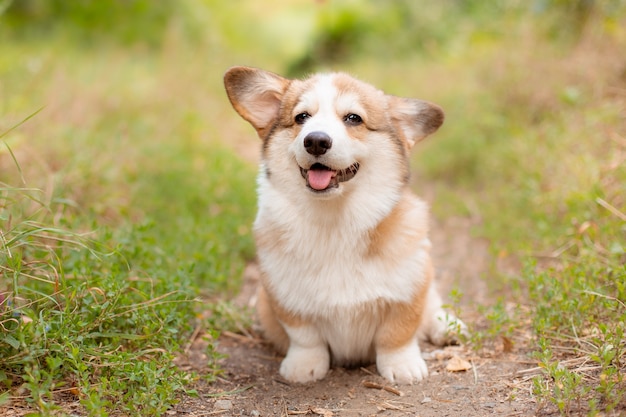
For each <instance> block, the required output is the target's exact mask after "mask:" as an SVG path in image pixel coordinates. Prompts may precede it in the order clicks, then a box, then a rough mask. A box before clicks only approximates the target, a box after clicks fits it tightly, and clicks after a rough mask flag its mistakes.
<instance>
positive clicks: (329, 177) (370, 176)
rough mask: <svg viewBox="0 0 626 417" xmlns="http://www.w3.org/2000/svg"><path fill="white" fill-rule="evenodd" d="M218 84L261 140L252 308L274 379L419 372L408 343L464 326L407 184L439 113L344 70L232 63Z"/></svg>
mask: <svg viewBox="0 0 626 417" xmlns="http://www.w3.org/2000/svg"><path fill="white" fill-rule="evenodd" d="M224 83H225V87H226V92H227V94H228V97H229V99H230V101H231V103H232V105H233V107H234V108H235V110H236V111H237V112H238V113H239V114H240V115H241V117H243V118H244V119H245V120H247V121H248V122H249V123H250V124H252V126H253V127H254V129H256V132H257V133H258V135H259V137H260V138H261V140H262V155H261V164H260V169H259V173H258V214H257V217H256V220H255V223H254V235H255V240H256V245H257V253H258V259H259V266H260V270H261V284H262V285H261V286H260V289H259V294H258V301H257V310H258V314H259V320H260V322H261V325H262V327H263V329H264V334H265V336H266V337H267V339H269V341H270V342H271V343H272V344H273V345H274V346H275V347H276V348H277V349H278V350H279V351H280V352H281V353H283V354H285V355H286V356H285V358H284V360H283V361H282V363H281V366H280V374H281V375H282V376H283V377H284V378H285V379H287V380H289V381H293V382H303V383H304V382H309V381H314V380H318V379H321V378H323V377H324V376H325V375H326V373H327V372H328V370H329V367H330V366H331V364H333V365H338V366H355V365H361V364H367V363H373V362H375V363H376V366H377V369H378V372H379V373H380V374H381V375H382V376H383V377H385V378H386V379H388V380H389V381H391V382H394V383H400V384H409V383H412V382H414V381H419V380H421V379H423V378H424V377H426V376H427V375H428V370H427V368H426V363H425V362H424V359H423V358H422V356H421V352H420V347H419V344H418V339H427V340H429V341H431V342H432V343H434V344H437V345H443V344H444V343H446V342H448V341H449V334H450V332H449V331H450V330H454V331H464V329H465V325H464V324H463V323H462V322H461V321H460V320H458V319H456V318H455V317H453V316H451V315H450V314H447V313H446V312H445V311H444V310H443V309H442V302H441V298H440V296H439V294H438V293H437V291H436V290H435V287H434V285H433V275H434V270H433V266H432V263H431V258H430V254H429V251H430V247H431V243H430V241H429V239H428V216H429V214H428V208H427V205H426V204H425V203H424V202H423V201H422V200H420V199H418V198H417V197H416V196H414V195H413V194H412V193H411V190H410V188H409V152H410V150H411V148H412V147H413V145H414V144H415V143H416V142H418V141H420V140H421V139H423V138H425V137H426V136H428V135H430V134H431V133H433V132H435V131H436V130H437V129H438V128H439V126H441V124H442V123H443V120H444V113H443V111H442V110H441V108H440V107H438V106H437V105H435V104H432V103H429V102H427V101H423V100H417V99H409V98H401V97H396V96H392V95H387V94H385V93H383V92H382V91H380V90H378V89H376V88H374V87H373V86H371V85H369V84H366V83H364V82H361V81H359V80H357V79H355V78H352V77H351V76H349V75H346V74H344V73H329V74H318V75H314V76H312V77H310V78H308V79H305V80H292V79H287V78H284V77H281V76H279V75H277V74H274V73H271V72H267V71H263V70H260V69H255V68H249V67H234V68H231V69H229V70H228V71H227V72H226V74H225V77H224Z"/></svg>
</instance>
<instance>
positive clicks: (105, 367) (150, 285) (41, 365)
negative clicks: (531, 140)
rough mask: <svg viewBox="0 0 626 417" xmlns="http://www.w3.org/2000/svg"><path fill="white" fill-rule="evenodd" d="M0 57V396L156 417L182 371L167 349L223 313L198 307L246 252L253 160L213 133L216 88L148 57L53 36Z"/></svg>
mask: <svg viewBox="0 0 626 417" xmlns="http://www.w3.org/2000/svg"><path fill="white" fill-rule="evenodd" d="M51 51H52V52H51ZM163 53H164V54H168V53H171V51H170V52H168V51H164V52H163ZM2 55H3V59H4V60H5V62H4V64H3V65H1V66H0V71H1V72H2V78H3V84H2V88H3V89H4V91H7V94H6V96H4V97H5V99H4V101H3V103H2V107H3V113H4V114H5V116H4V117H3V119H2V120H1V126H0V131H1V132H6V134H5V135H4V137H3V138H2V140H3V143H2V149H1V150H0V165H1V166H2V168H1V169H0V181H1V185H0V221H1V222H2V229H1V232H2V234H1V235H0V237H1V239H0V268H1V270H0V295H1V297H0V325H1V326H2V328H1V331H0V356H1V357H2V360H1V361H0V386H1V387H2V388H1V389H0V391H1V392H2V395H1V396H0V401H1V402H2V403H4V404H6V403H7V401H11V402H12V403H13V404H16V405H19V404H23V405H26V406H28V407H29V408H30V409H31V410H32V412H33V413H34V414H35V415H57V414H63V413H70V412H71V410H68V409H67V408H66V409H61V408H60V406H59V404H65V405H67V404H77V405H78V404H79V407H80V409H82V410H83V412H86V413H88V414H89V415H109V414H111V413H119V412H126V413H132V414H133V415H160V414H163V413H164V412H165V411H166V410H167V409H168V408H169V407H170V406H171V404H172V403H173V402H175V401H176V396H177V395H178V394H179V393H180V392H182V391H184V390H185V389H186V388H185V387H186V385H188V383H189V382H190V381H191V380H192V379H193V378H196V376H194V375H191V374H187V373H184V372H182V371H180V370H179V369H177V368H176V367H175V366H174V364H173V362H172V360H173V358H174V357H175V355H177V354H178V353H179V352H180V351H181V350H182V347H184V346H185V345H186V344H187V343H188V339H189V337H190V336H191V334H192V332H193V331H194V329H195V328H196V327H198V326H200V327H201V328H204V329H206V330H208V331H209V332H210V333H211V334H213V335H214V336H215V335H216V332H217V331H218V330H219V329H217V328H216V327H215V325H214V323H216V322H219V323H221V324H224V323H226V322H227V321H228V320H227V317H228V314H227V312H228V310H227V309H226V307H224V305H222V304H221V303H218V304H217V305H216V306H215V308H213V310H214V311H215V314H214V315H213V316H212V317H209V318H208V319H207V318H203V316H202V315H201V314H200V313H201V312H204V311H205V309H206V308H207V305H209V306H210V305H211V304H212V303H214V302H216V299H217V296H218V295H219V296H224V295H226V294H229V293H233V292H235V291H236V290H237V288H238V277H239V276H240V275H241V271H242V270H243V267H244V265H245V262H246V261H247V260H249V259H250V258H251V257H252V256H253V249H252V242H251V238H250V233H249V227H250V224H251V221H252V216H253V213H254V210H255V197H254V181H253V180H252V179H253V177H254V167H253V166H252V165H251V164H249V163H246V162H243V161H241V159H239V158H238V157H236V156H235V155H234V154H233V152H232V150H230V149H227V148H226V147H224V146H223V145H222V144H221V143H220V142H218V141H217V140H216V139H217V136H216V132H215V129H214V126H213V123H214V122H215V120H216V114H219V113H220V110H217V111H216V108H215V106H214V101H218V100H220V99H222V98H223V97H221V96H219V95H218V94H216V93H215V92H214V90H215V87H214V86H213V85H204V86H203V88H204V89H205V91H208V92H210V95H211V96H210V97H206V96H203V92H201V91H200V90H199V86H198V85H197V84H191V83H187V81H186V79H184V78H183V79H181V80H178V78H177V77H178V75H176V74H172V73H170V72H169V71H170V70H171V69H172V68H171V67H169V66H163V65H162V62H163V61H161V60H167V59H169V58H171V56H166V55H163V56H159V55H155V53H154V52H143V53H142V52H139V53H136V54H132V57H133V59H132V60H128V59H127V58H128V57H129V56H130V55H129V52H126V51H124V50H123V49H120V48H119V47H114V46H106V45H103V48H102V49H100V50H98V51H97V52H93V51H92V52H90V51H89V50H86V49H82V47H80V46H78V47H75V46H74V47H70V48H67V44H66V40H64V39H63V38H62V37H61V38H59V39H56V40H48V41H47V42H46V48H42V47H41V45H40V44H39V43H38V41H28V42H22V43H14V44H11V45H4V44H3V54H2ZM177 58H178V59H181V58H182V57H181V56H178V57H177ZM31 61H35V62H38V64H37V65H36V68H35V73H31V72H28V71H24V70H26V69H27V67H28V65H29V62H31ZM73 62H80V63H81V65H79V66H74V65H73V64H72V63H73ZM15 63H17V64H18V65H15ZM105 63H113V64H112V66H107V65H106V64H105ZM16 67H17V68H16ZM20 67H21V69H22V70H21V71H20V70H19V69H20ZM107 68H115V70H113V71H110V70H109V69H107ZM194 70H195V71H201V68H200V66H194ZM187 75H188V74H187ZM193 78H194V79H196V80H197V79H200V78H201V77H199V76H198V75H195V76H194V77H193ZM216 78H217V77H216ZM159 85H167V86H169V90H167V91H166V90H164V89H159V88H157V87H158V86H159ZM185 91H186V92H185ZM40 107H43V109H42V110H41V111H40V112H39V113H38V114H36V115H34V116H33V117H31V118H30V119H29V120H27V121H26V122H25V123H23V124H22V125H20V126H16V125H17V124H18V123H19V122H20V121H21V120H22V119H24V118H25V117H26V115H29V114H31V113H32V111H33V109H35V110H36V109H37V108H40ZM207 114H208V115H212V117H211V118H207V117H206V116H205V115H207ZM162 115H167V117H163V116H162ZM217 117H219V116H217ZM222 133H224V132H223V131H222ZM216 316H219V317H216ZM207 353H208V356H209V358H211V357H214V358H215V357H216V355H217V354H216V353H215V352H214V351H213V350H211V351H209V352H207ZM208 377H211V376H210V375H209V376H208ZM0 407H1V405H0Z"/></svg>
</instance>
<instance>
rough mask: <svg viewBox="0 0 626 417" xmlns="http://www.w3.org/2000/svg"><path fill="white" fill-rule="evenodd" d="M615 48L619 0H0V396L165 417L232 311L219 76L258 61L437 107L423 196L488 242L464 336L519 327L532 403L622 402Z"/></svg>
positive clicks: (625, 130) (228, 166) (232, 203)
mask: <svg viewBox="0 0 626 417" xmlns="http://www.w3.org/2000/svg"><path fill="white" fill-rule="evenodd" d="M624 51H626V2H625V1H623V0H612V1H611V0H534V1H521V0H508V1H507V0H500V1H493V2H484V1H478V0H443V1H439V2H426V1H412V0H393V1H386V2H380V1H374V0H343V1H339V0H334V1H331V0H317V1H314V0H293V1H286V0H270V1H265V2H255V1H252V0H241V1H237V2H223V1H216V0H197V1H192V0H179V1H159V2H155V1H149V0H125V1H124V0H117V1H114V0H108V1H98V0H76V1H63V0H13V1H10V0H2V1H0V222H1V225H2V226H1V229H0V231H1V232H2V233H1V234H0V324H1V328H0V392H1V394H0V407H2V404H5V405H7V404H11V405H12V406H19V407H24V409H28V410H31V411H33V412H34V413H39V414H41V415H51V414H59V413H61V414H62V413H63V412H66V411H67V410H66V409H64V408H63V407H64V402H63V398H64V397H63V396H64V395H69V394H68V393H70V394H71V395H74V397H73V398H75V399H76V401H78V402H79V403H80V406H81V407H82V409H83V410H85V412H86V413H88V414H90V415H108V414H109V413H110V412H113V411H122V412H123V411H124V410H126V411H128V410H133V412H137V413H140V414H142V415H155V414H160V413H163V412H164V410H167V408H168V407H170V405H171V404H172V403H173V402H175V401H176V395H177V394H178V393H180V392H181V390H185V389H187V390H190V388H189V383H190V382H192V381H193V380H194V379H196V378H198V376H197V375H189V374H186V373H183V372H181V371H180V370H178V369H176V367H175V366H174V365H173V364H172V362H171V361H172V358H173V357H174V356H175V355H176V354H177V353H178V352H180V351H181V350H182V349H184V346H185V344H186V343H187V341H188V338H189V337H190V335H191V334H192V333H193V331H194V330H197V329H206V330H208V331H209V332H210V333H211V334H212V335H213V338H215V337H217V333H218V332H219V331H220V330H225V329H233V330H237V329H240V328H241V327H242V326H245V325H246V323H247V320H248V319H246V318H244V316H246V315H247V314H248V313H246V312H241V311H237V309H235V308H233V307H232V306H230V305H228V303H226V302H225V301H224V300H226V299H228V298H229V297H230V296H231V295H233V294H234V293H236V292H237V290H238V288H239V284H240V277H241V273H242V270H243V268H244V266H245V264H246V262H249V261H251V260H252V259H253V258H254V248H253V244H252V239H251V236H250V226H251V222H252V219H253V217H254V211H255V197H254V188H255V182H254V176H255V170H256V168H255V162H256V160H257V151H258V147H259V144H258V142H257V139H256V137H255V134H254V132H253V130H252V129H251V128H250V127H249V126H248V125H247V124H246V123H245V122H243V121H242V120H240V119H239V118H238V116H237V115H236V114H235V112H234V111H233V110H232V109H231V107H230V105H229V103H228V100H227V98H226V96H225V94H224V92H223V86H222V75H223V73H224V71H225V70H226V69H227V68H228V67H230V66H232V65H250V66H257V67H261V68H264V69H268V70H271V71H274V72H277V73H280V74H284V75H288V76H303V75H306V74H308V73H311V72H314V71H319V70H342V71H347V72H350V73H352V74H354V75H356V76H357V77H359V78H362V79H363V80H365V81H368V82H371V83H373V84H375V85H377V86H379V87H381V88H382V89H384V90H385V91H387V92H389V93H392V94H396V95H402V96H408V97H420V98H424V99H427V100H430V101H433V102H436V103H438V104H440V105H441V106H442V107H443V108H444V109H445V111H446V115H447V117H446V123H445V125H444V127H443V128H442V129H441V130H440V131H439V132H438V133H437V135H436V136H435V137H433V138H431V139H429V140H428V141H426V142H424V143H422V144H420V145H419V146H418V147H417V148H416V151H415V155H414V160H413V167H414V185H415V189H416V191H417V192H418V193H420V194H426V195H428V196H429V200H431V203H432V205H433V214H434V216H435V217H438V218H439V219H443V220H445V219H446V218H450V217H463V218H466V219H470V220H471V222H472V224H474V229H473V233H474V234H475V235H477V236H480V237H483V238H486V239H488V240H489V242H491V243H490V245H491V253H492V255H493V265H492V266H493V267H492V269H490V271H488V272H487V273H486V275H485V279H486V280H487V281H488V283H489V286H490V288H492V291H493V294H492V296H491V298H492V299H493V303H491V304H489V305H485V306H480V308H479V314H481V315H482V319H480V320H478V321H477V324H475V328H474V329H472V330H473V335H474V336H473V337H472V339H471V340H468V341H467V343H468V345H470V346H472V347H473V348H474V349H476V350H477V351H479V350H480V349H481V347H483V346H485V345H489V344H490V343H491V344H493V343H497V341H498V340H499V339H500V338H507V339H509V340H515V341H517V342H518V343H519V345H520V349H525V351H526V352H527V354H528V355H530V356H531V357H532V358H535V359H536V360H537V362H538V363H539V364H540V366H542V369H544V373H543V374H542V375H541V376H540V377H538V378H537V379H536V380H533V384H534V385H533V387H532V391H533V395H536V396H537V398H538V401H540V402H541V403H542V404H545V405H546V407H553V408H554V409H555V410H557V411H559V412H561V413H563V414H566V413H568V412H570V410H571V409H572V407H573V406H574V405H575V404H577V405H578V407H582V409H583V411H584V412H585V413H588V414H591V415H593V414H594V413H597V412H599V410H605V411H606V410H616V409H617V410H618V409H619V407H623V403H624V398H625V394H624V392H626V387H625V385H624V377H623V375H624V363H626V360H624V359H625V354H624V352H625V351H626V346H625V342H624V337H623V335H624V326H625V325H624V323H625V322H626V311H625V309H624V307H623V306H624V302H626V299H625V298H626V296H625V295H626V289H625V284H624V282H625V281H626V272H625V270H624V264H625V263H626V249H625V248H626V226H625V224H626V214H625V213H626V185H625V184H626V169H625V168H624V167H625V166H626V162H625V161H626V121H625V116H624V115H625V108H626V54H624ZM502 263H505V264H507V265H515V266H516V267H515V268H513V271H511V270H510V268H509V269H507V273H504V272H502V271H501V270H500V269H499V268H498V265H500V264H502ZM456 296H458V297H459V298H460V299H462V298H463V296H462V294H460V291H457V292H456ZM465 302H466V303H467V300H466V301H465ZM207 310H208V312H207ZM529 312H530V313H529ZM529 314H530V317H531V319H530V321H529V320H528V319H527V318H528V315H529ZM461 316H463V312H461ZM529 332H530V334H532V335H533V336H532V340H528V338H527V337H526V338H525V339H524V337H525V335H527V334H529ZM520 335H524V337H522V336H520ZM523 339H524V340H523ZM213 341H214V339H213ZM564 341H565V342H567V343H569V344H573V346H574V348H572V349H566V350H564V349H560V348H559V346H562V345H563V344H567V343H564ZM212 346H213V345H212V344H211V346H210V347H209V351H208V352H207V353H208V354H209V358H211V359H212V360H213V359H217V354H216V353H215V352H214V350H213V349H212ZM572 356H574V357H583V358H588V360H590V361H593V362H594V363H595V364H597V366H598V367H597V370H596V371H595V372H594V373H593V374H590V375H585V376H584V377H583V376H581V375H580V374H579V373H577V372H576V371H575V370H570V369H568V368H563V367H559V366H558V364H559V363H560V361H562V360H564V359H567V358H571V357H572ZM94 369H96V371H94ZM216 372H217V370H216ZM214 376H215V374H211V375H205V376H203V378H209V379H210V378H212V377H214ZM185 387H187V388H185ZM620 404H621V405H620ZM7 406H8V405H7ZM1 410H2V408H0V411H1ZM64 410H65V411H64Z"/></svg>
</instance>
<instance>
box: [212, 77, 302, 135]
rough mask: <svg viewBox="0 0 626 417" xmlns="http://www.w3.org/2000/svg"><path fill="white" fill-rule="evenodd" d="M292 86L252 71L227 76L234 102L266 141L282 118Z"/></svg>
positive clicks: (284, 80) (228, 92) (227, 88)
mask: <svg viewBox="0 0 626 417" xmlns="http://www.w3.org/2000/svg"><path fill="white" fill-rule="evenodd" d="M289 83H290V80H288V79H286V78H283V77H281V76H280V75H277V74H274V73H271V72H268V71H263V70H260V69H257V68H250V67H233V68H231V69H229V70H228V71H226V74H225V75H224V86H225V87H226V94H228V98H229V99H230V102H231V103H232V105H233V107H234V108H235V110H237V113H239V114H240V115H241V117H243V118H244V119H245V120H247V121H248V122H250V124H251V125H252V126H254V128H255V129H256V131H257V133H258V134H259V137H261V138H262V139H263V138H265V136H266V134H267V133H268V130H269V129H270V128H271V127H272V124H273V122H274V120H276V118H277V117H278V112H279V110H280V103H281V100H282V97H283V94H284V92H285V90H287V87H288V86H289Z"/></svg>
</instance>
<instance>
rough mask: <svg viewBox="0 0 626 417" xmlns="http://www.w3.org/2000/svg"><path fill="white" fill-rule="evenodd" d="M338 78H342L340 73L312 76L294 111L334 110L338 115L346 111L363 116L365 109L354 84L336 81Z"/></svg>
mask: <svg viewBox="0 0 626 417" xmlns="http://www.w3.org/2000/svg"><path fill="white" fill-rule="evenodd" d="M338 78H339V79H341V78H343V77H342V74H322V75H318V76H316V77H314V78H312V79H311V80H310V81H311V83H310V85H309V86H308V88H307V89H306V91H305V92H304V93H303V94H302V96H301V98H300V100H299V102H298V104H297V105H296V106H295V109H294V112H295V113H300V112H301V111H308V112H312V113H317V112H318V111H323V112H326V111H334V112H335V113H336V114H337V116H338V117H343V116H345V115H346V114H348V113H357V114H359V115H361V116H364V113H365V110H366V109H365V107H364V105H363V104H362V101H363V98H362V96H361V95H360V94H359V91H358V89H357V88H355V87H356V85H355V84H351V85H350V84H348V85H346V84H345V83H341V82H339V83H338V82H337V79H338ZM342 87H343V88H342ZM346 87H347V88H346Z"/></svg>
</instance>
